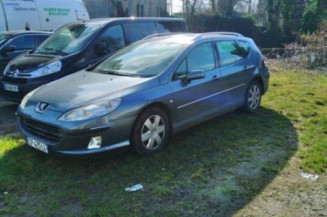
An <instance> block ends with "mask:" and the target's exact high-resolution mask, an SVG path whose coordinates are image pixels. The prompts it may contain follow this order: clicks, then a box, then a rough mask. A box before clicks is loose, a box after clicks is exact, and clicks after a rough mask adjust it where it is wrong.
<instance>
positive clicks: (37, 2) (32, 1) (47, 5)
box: [0, 0, 90, 31]
mask: <svg viewBox="0 0 327 217" xmlns="http://www.w3.org/2000/svg"><path fill="white" fill-rule="evenodd" d="M88 19H90V17H89V14H88V12H87V10H86V8H85V5H84V3H83V1H82V0H69V1H67V0H55V1H53V0H27V1H26V0H25V1H22V0H0V31H13V30H43V31H55V30H57V29H59V28H60V27H61V26H63V25H65V24H67V23H70V22H74V21H77V20H88Z"/></svg>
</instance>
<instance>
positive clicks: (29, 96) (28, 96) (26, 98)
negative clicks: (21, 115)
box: [19, 89, 36, 109]
mask: <svg viewBox="0 0 327 217" xmlns="http://www.w3.org/2000/svg"><path fill="white" fill-rule="evenodd" d="M35 91H36V89H35V90H33V91H31V92H29V93H28V94H27V95H26V96H25V97H24V98H23V100H22V101H21V103H20V105H19V107H20V108H21V109H25V106H26V104H27V102H28V100H29V99H30V98H31V96H32V95H33V93H34V92H35Z"/></svg>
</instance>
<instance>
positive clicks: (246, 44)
mask: <svg viewBox="0 0 327 217" xmlns="http://www.w3.org/2000/svg"><path fill="white" fill-rule="evenodd" d="M237 44H238V46H239V47H240V48H241V49H242V50H243V52H244V56H245V57H246V56H247V55H249V53H250V44H249V42H247V41H237Z"/></svg>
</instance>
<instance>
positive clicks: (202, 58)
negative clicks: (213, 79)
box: [173, 43, 215, 80]
mask: <svg viewBox="0 0 327 217" xmlns="http://www.w3.org/2000/svg"><path fill="white" fill-rule="evenodd" d="M214 68H215V57H214V52H213V49H212V45H211V43H204V44H201V45H199V46H198V47H196V48H195V49H193V50H192V51H191V52H190V53H189V55H188V56H187V57H186V59H184V61H183V62H182V63H181V64H180V65H179V67H178V69H177V70H176V71H175V73H174V78H173V79H174V80H178V79H181V78H184V77H185V76H186V75H187V74H188V73H189V72H192V71H194V70H202V71H208V70H211V69H214Z"/></svg>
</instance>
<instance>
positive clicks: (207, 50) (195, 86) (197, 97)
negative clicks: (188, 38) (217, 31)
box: [171, 42, 222, 123]
mask: <svg viewBox="0 0 327 217" xmlns="http://www.w3.org/2000/svg"><path fill="white" fill-rule="evenodd" d="M216 66H217V65H216V61H215V54H214V50H213V46H212V43H211V42H206V43H203V44H200V45H198V46H197V47H196V48H194V49H193V50H192V51H191V52H190V53H189V54H188V55H187V57H186V58H185V59H184V60H183V62H182V63H181V64H180V66H179V67H178V69H177V70H176V72H175V74H174V79H173V81H172V82H171V88H172V90H173V92H174V105H175V109H176V110H177V114H178V122H179V123H186V122H192V121H193V120H195V119H197V118H200V117H203V116H207V115H210V114H213V113H214V112H215V111H217V110H218V109H219V107H220V105H221V99H220V91H221V90H222V89H221V83H220V82H221V81H220V71H219V69H218V68H217V67H216ZM194 71H203V72H204V73H205V77H204V78H201V79H197V80H192V81H190V82H184V81H183V79H184V78H185V77H186V75H187V74H189V73H192V72H194Z"/></svg>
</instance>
